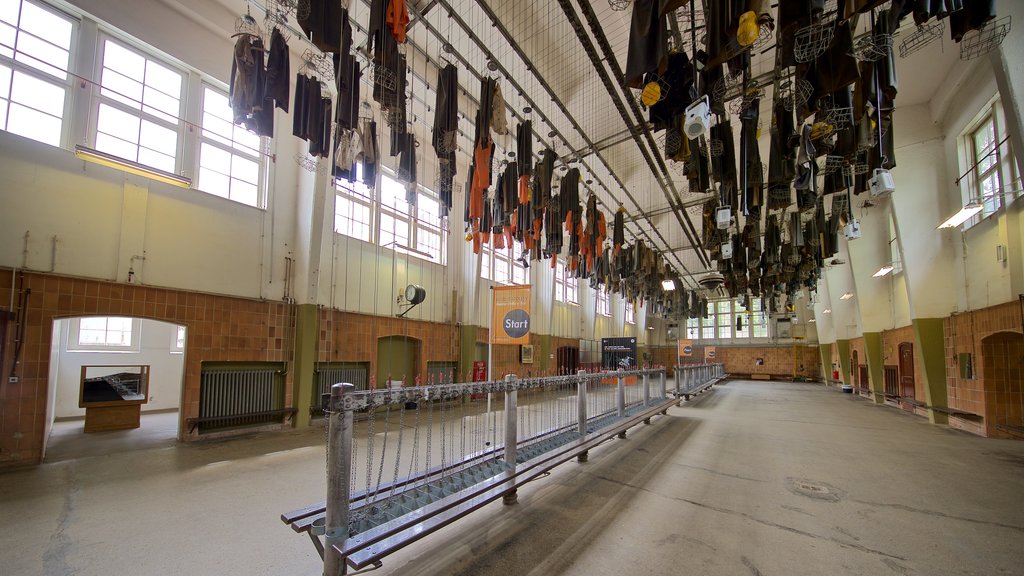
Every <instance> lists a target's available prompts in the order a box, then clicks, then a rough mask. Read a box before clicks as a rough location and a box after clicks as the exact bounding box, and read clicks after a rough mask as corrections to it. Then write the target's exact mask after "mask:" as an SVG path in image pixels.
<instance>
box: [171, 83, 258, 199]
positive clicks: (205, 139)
mask: <svg viewBox="0 0 1024 576" xmlns="http://www.w3.org/2000/svg"><path fill="white" fill-rule="evenodd" d="M186 82H187V77H186ZM207 90H210V91H212V92H216V93H217V94H218V95H220V96H223V97H225V98H228V91H227V89H226V88H222V87H221V86H220V85H219V84H218V83H214V82H211V81H210V80H209V79H207V78H203V79H202V80H200V82H199V117H198V118H197V119H196V120H198V122H196V130H195V131H196V142H195V162H194V164H195V167H194V169H193V170H194V172H193V173H194V174H195V178H194V182H195V183H194V184H193V188H195V189H196V190H198V191H200V192H203V193H206V194H210V195H211V196H217V197H219V198H224V199H227V200H231V201H233V202H238V203H239V204H244V205H246V206H252V207H253V208H258V209H260V210H263V209H265V208H266V206H267V176H268V168H267V162H266V155H265V154H263V152H262V151H263V149H264V148H265V146H266V144H267V140H268V138H266V137H264V136H260V135H258V134H255V133H253V132H249V131H248V130H246V129H245V127H244V126H242V125H240V124H235V123H234V122H233V121H232V120H230V119H222V120H227V121H228V122H230V123H231V127H232V136H231V146H228V145H227V144H224V143H223V142H222V141H220V140H219V138H224V137H223V136H220V135H217V138H212V137H210V136H207V135H206V132H207V128H206V126H205V124H204V120H205V117H206V91H207ZM185 91H186V94H187V92H188V89H187V87H186V90H185ZM228 105H229V106H230V100H228ZM182 122H183V123H184V124H186V125H187V124H189V122H188V120H186V119H183V120H182ZM236 130H241V131H243V132H246V133H248V134H252V135H253V137H255V138H256V139H257V142H258V145H259V148H250V147H248V146H246V145H245V144H241V143H239V142H238V141H237V140H235V136H234V131H236ZM204 144H208V145H210V146H213V147H215V148H217V149H219V150H220V151H222V152H226V153H228V154H230V155H231V156H232V161H234V156H238V157H240V158H242V159H244V160H249V161H251V162H255V163H256V170H257V174H256V203H255V204H250V203H249V202H245V201H242V200H240V199H238V198H235V197H233V196H232V195H231V184H232V181H233V180H236V179H237V178H235V176H233V175H232V174H224V173H222V172H219V171H218V173H220V174H221V175H223V176H226V177H227V178H228V186H229V187H228V195H227V196H224V195H221V194H218V193H216V192H210V191H208V190H204V189H203V187H202V186H203V180H202V178H201V177H200V176H201V174H202V170H203V145H204Z"/></svg>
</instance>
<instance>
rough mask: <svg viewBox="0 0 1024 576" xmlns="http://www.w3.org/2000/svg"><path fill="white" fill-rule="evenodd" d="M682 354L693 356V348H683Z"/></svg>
mask: <svg viewBox="0 0 1024 576" xmlns="http://www.w3.org/2000/svg"><path fill="white" fill-rule="evenodd" d="M683 352H685V353H686V354H693V346H683Z"/></svg>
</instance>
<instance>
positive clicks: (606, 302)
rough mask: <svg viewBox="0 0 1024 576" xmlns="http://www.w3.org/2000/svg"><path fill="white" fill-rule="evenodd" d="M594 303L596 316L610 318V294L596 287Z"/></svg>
mask: <svg viewBox="0 0 1024 576" xmlns="http://www.w3.org/2000/svg"><path fill="white" fill-rule="evenodd" d="M594 303H595V308H596V310H597V315H598V316H604V317H606V318H611V316H612V297H611V294H609V293H608V292H606V291H605V290H602V289H600V288H598V289H597V290H594Z"/></svg>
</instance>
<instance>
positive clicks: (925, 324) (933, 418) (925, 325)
mask: <svg viewBox="0 0 1024 576" xmlns="http://www.w3.org/2000/svg"><path fill="white" fill-rule="evenodd" d="M913 326H914V345H915V346H917V350H918V351H919V354H921V367H922V371H923V372H924V374H923V377H924V401H925V403H927V404H928V406H935V407H939V408H946V407H948V406H949V404H948V401H947V399H946V350H945V329H944V327H943V319H942V318H915V319H914V320H913ZM928 420H929V421H930V422H932V423H934V424H945V423H947V422H948V420H949V419H948V417H947V416H946V414H943V413H941V412H935V411H934V410H932V409H930V408H929V410H928Z"/></svg>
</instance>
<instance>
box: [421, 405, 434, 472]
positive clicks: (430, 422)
mask: <svg viewBox="0 0 1024 576" xmlns="http://www.w3.org/2000/svg"><path fill="white" fill-rule="evenodd" d="M426 401H427V467H426V470H428V471H429V470H430V463H431V444H432V443H433V438H434V399H433V398H429V397H428V398H426ZM429 481H430V476H429V475H428V474H424V475H423V482H424V484H427V483H428V482H429ZM427 492H430V485H429V484H427Z"/></svg>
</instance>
